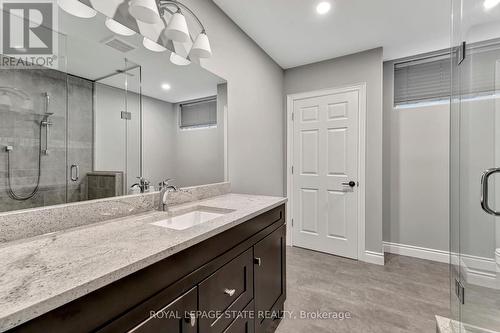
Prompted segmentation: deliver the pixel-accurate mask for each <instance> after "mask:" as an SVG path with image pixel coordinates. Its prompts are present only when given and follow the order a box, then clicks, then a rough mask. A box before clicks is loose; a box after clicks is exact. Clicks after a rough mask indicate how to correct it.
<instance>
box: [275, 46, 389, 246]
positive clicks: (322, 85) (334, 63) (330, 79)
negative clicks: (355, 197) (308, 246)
mask: <svg viewBox="0 0 500 333" xmlns="http://www.w3.org/2000/svg"><path fill="white" fill-rule="evenodd" d="M362 82H366V84H367V129H366V249H367V250H370V251H375V252H382V48H377V49H373V50H369V51H365V52H361V53H357V54H353V55H349V56H345V57H341V58H336V59H332V60H327V61H323V62H319V63H315V64H311V65H305V66H300V67H296V68H292V69H287V70H286V71H285V83H284V91H285V95H289V94H295V93H301V92H307V91H313V90H320V89H326V88H334V87H341V86H345V85H349V84H356V83H362Z"/></svg>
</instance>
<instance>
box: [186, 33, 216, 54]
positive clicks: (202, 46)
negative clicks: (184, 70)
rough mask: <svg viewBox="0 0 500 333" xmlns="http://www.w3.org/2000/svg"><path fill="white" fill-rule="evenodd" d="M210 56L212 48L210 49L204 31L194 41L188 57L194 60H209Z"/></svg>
mask: <svg viewBox="0 0 500 333" xmlns="http://www.w3.org/2000/svg"><path fill="white" fill-rule="evenodd" d="M211 55H212V48H211V47H210V41H209V40H208V36H207V34H206V33H205V31H202V32H201V33H200V34H199V35H198V37H197V38H196V40H195V41H194V44H193V47H192V48H191V51H190V52H189V56H190V57H195V58H210V56H211Z"/></svg>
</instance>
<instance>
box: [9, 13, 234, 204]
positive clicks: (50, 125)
mask: <svg viewBox="0 0 500 333" xmlns="http://www.w3.org/2000/svg"><path fill="white" fill-rule="evenodd" d="M58 18H59V20H58V21H59V22H58V33H59V38H58V48H59V52H58V53H59V54H58V58H59V59H58V60H59V64H58V67H57V69H54V68H40V67H39V68H37V67H34V68H30V69H27V68H5V67H2V68H1V69H0V117H1V123H0V144H1V147H0V148H1V151H0V212H6V211H12V210H19V209H27V208H33V207H41V206H48V205H55V204H63V203H68V202H77V201H84V200H93V199H101V198H108V197H113V196H122V195H129V194H136V193H138V192H140V191H154V190H155V189H156V186H157V185H158V184H159V183H160V182H161V181H163V180H165V179H167V178H171V179H175V181H174V182H173V184H175V185H177V186H180V187H186V186H194V185H202V184H210V183H217V182H222V181H224V180H225V179H226V175H227V163H226V162H225V161H226V160H227V159H226V146H227V143H226V133H227V116H228V115H227V82H226V81H225V80H224V79H222V78H220V77H218V76H217V75H214V74H213V73H210V72H209V71H207V70H205V69H203V68H202V67H201V66H200V65H199V64H195V63H190V64H183V65H176V64H173V63H172V62H171V61H170V56H171V53H170V51H168V50H167V49H166V48H163V47H161V46H160V45H157V48H155V47H154V45H150V47H149V48H146V47H145V45H144V39H143V37H142V36H141V35H140V34H138V33H133V32H131V33H130V35H129V36H123V35H117V34H114V33H113V32H111V31H110V30H109V29H108V28H107V27H106V24H105V23H106V19H107V17H106V16H105V15H103V14H100V13H98V14H97V15H96V16H94V17H92V18H88V19H81V18H77V17H75V16H72V15H70V14H68V13H66V12H65V11H63V10H59V11H58ZM4 58H6V56H2V59H4ZM140 178H142V179H146V180H147V181H148V182H149V184H150V185H149V187H146V188H144V187H143V186H137V185H136V184H138V183H140V182H141V181H140Z"/></svg>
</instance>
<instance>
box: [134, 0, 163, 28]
mask: <svg viewBox="0 0 500 333" xmlns="http://www.w3.org/2000/svg"><path fill="white" fill-rule="evenodd" d="M128 11H129V13H130V15H132V16H133V17H134V18H135V19H136V20H139V21H142V22H145V23H149V24H154V23H157V22H158V21H161V18H160V13H159V12H158V6H157V5H156V0H132V1H130V7H129V8H128Z"/></svg>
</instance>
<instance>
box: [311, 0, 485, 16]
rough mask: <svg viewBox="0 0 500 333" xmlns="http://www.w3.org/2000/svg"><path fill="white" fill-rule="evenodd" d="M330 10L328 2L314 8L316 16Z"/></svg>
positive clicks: (330, 6)
mask: <svg viewBox="0 0 500 333" xmlns="http://www.w3.org/2000/svg"><path fill="white" fill-rule="evenodd" d="M486 1H488V0H486ZM331 8H332V5H331V4H330V3H329V2H326V1H323V2H320V3H319V4H318V5H317V6H316V11H317V12H318V14H320V15H324V14H326V13H328V12H329V11H330V9H331Z"/></svg>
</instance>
